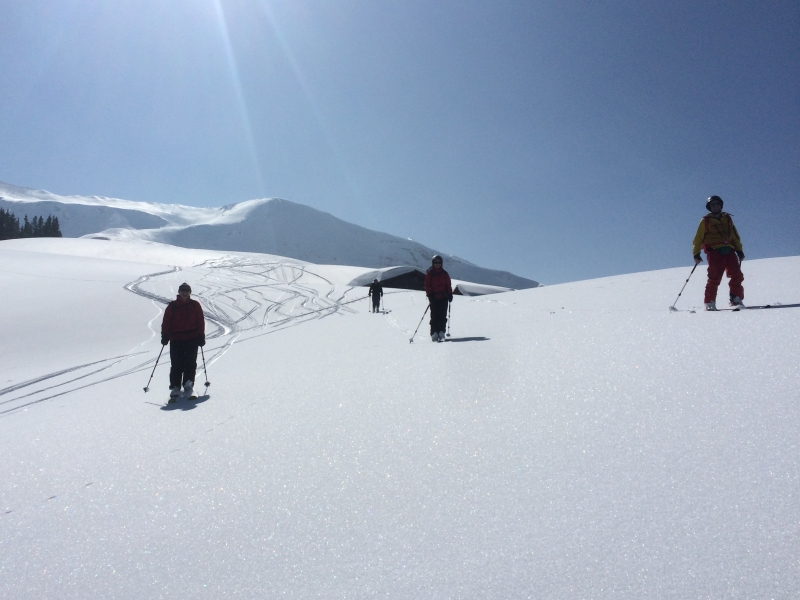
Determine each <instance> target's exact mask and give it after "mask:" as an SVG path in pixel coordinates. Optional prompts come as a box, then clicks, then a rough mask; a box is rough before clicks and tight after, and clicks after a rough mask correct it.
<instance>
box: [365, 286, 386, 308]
mask: <svg viewBox="0 0 800 600" xmlns="http://www.w3.org/2000/svg"><path fill="white" fill-rule="evenodd" d="M367 296H372V312H374V313H376V312H378V311H380V307H381V298H383V286H382V285H381V284H380V283H378V280H377V279H373V280H372V283H371V284H370V286H369V293H368V294H367Z"/></svg>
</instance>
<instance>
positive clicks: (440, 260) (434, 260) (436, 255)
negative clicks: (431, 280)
mask: <svg viewBox="0 0 800 600" xmlns="http://www.w3.org/2000/svg"><path fill="white" fill-rule="evenodd" d="M437 260H438V261H439V262H441V263H442V264H444V260H442V257H441V256H439V255H438V254H434V255H433V258H432V259H431V264H433V263H435V262H436V261H437Z"/></svg>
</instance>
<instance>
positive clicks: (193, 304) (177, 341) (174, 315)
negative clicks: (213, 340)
mask: <svg viewBox="0 0 800 600" xmlns="http://www.w3.org/2000/svg"><path fill="white" fill-rule="evenodd" d="M191 293H192V288H191V287H190V286H189V284H188V283H182V284H181V285H180V287H179V288H178V297H177V298H176V299H175V300H173V301H172V302H170V303H169V304H168V305H167V309H166V310H165V311H164V319H163V320H162V321H161V343H162V344H163V345H164V346H166V345H167V344H170V347H169V358H170V360H171V361H172V368H171V369H170V371H169V401H170V402H175V400H176V399H177V398H178V396H179V395H180V393H181V385H183V391H184V392H185V393H186V394H191V393H192V390H193V388H194V378H195V374H196V371H197V348H198V347H199V346H205V345H206V334H205V331H206V322H205V317H204V315H203V308H202V307H201V306H200V303H199V302H198V301H197V300H192V299H191V298H190V297H189V296H190V295H191Z"/></svg>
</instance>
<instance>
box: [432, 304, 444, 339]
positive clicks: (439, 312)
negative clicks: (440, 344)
mask: <svg viewBox="0 0 800 600" xmlns="http://www.w3.org/2000/svg"><path fill="white" fill-rule="evenodd" d="M447 304H448V302H447V298H443V299H442V300H436V299H435V298H431V335H433V334H434V333H438V332H440V331H441V332H442V333H444V331H445V330H446V329H447Z"/></svg>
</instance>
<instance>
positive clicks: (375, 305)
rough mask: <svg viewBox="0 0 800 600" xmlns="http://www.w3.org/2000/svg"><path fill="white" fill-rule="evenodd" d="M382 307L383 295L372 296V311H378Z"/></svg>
mask: <svg viewBox="0 0 800 600" xmlns="http://www.w3.org/2000/svg"><path fill="white" fill-rule="evenodd" d="M380 307H381V297H380V296H373V297H372V312H378V309H379V308H380Z"/></svg>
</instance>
